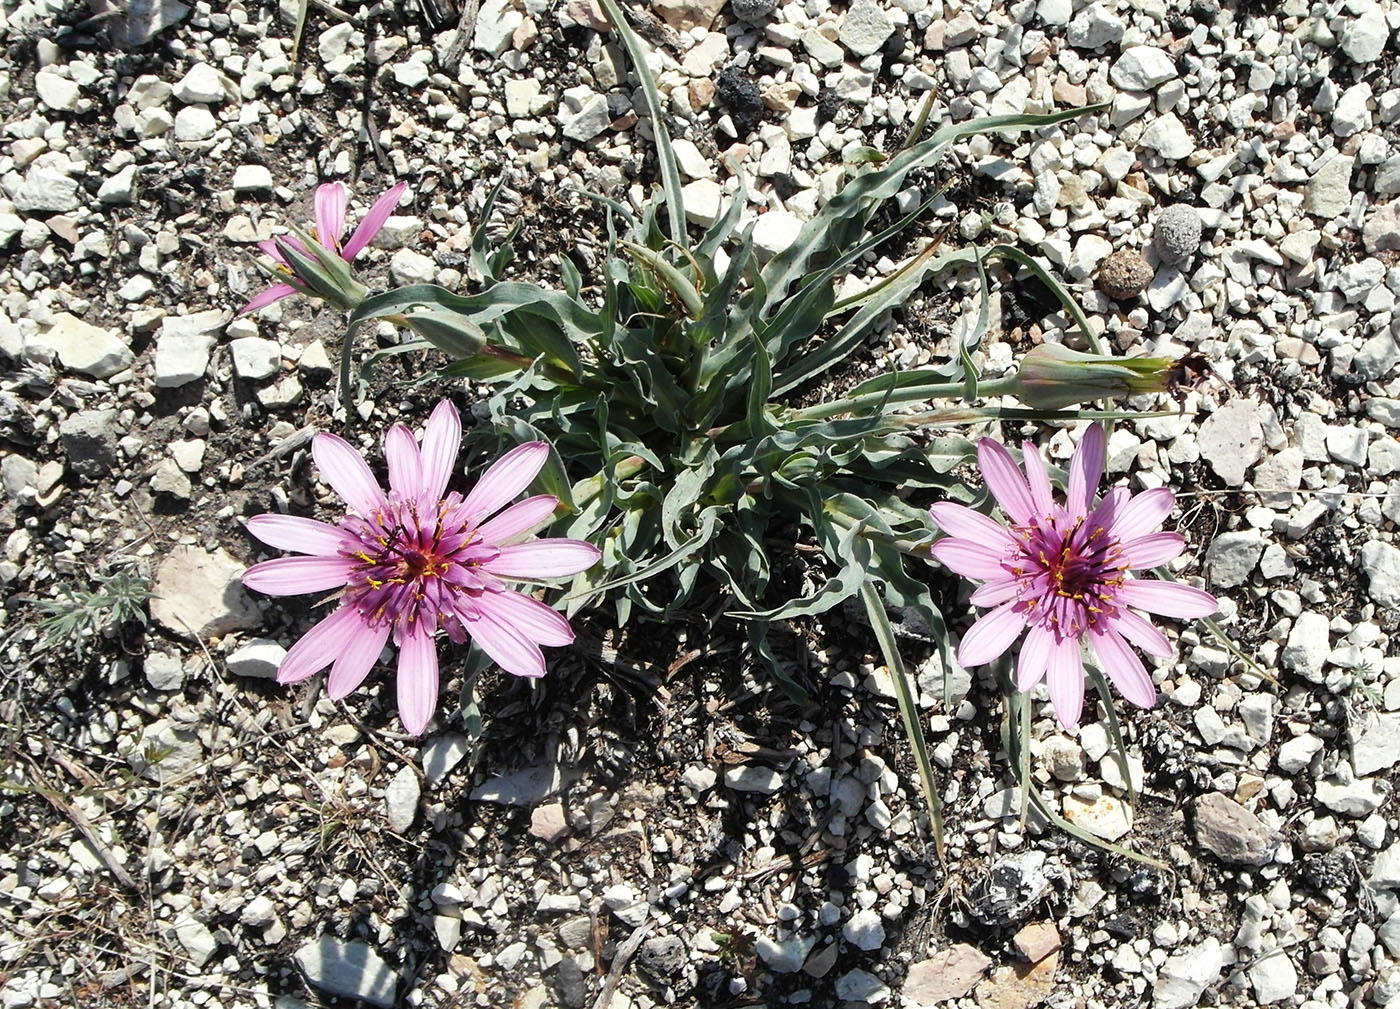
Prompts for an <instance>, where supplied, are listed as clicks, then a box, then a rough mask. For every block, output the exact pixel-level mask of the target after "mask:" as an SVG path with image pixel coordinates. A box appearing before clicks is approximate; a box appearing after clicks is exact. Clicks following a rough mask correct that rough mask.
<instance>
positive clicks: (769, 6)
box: [729, 0, 778, 25]
mask: <svg viewBox="0 0 1400 1009" xmlns="http://www.w3.org/2000/svg"><path fill="white" fill-rule="evenodd" d="M729 9H730V10H732V11H733V12H734V16H735V17H736V18H738V19H739V20H740V21H747V22H748V23H749V24H754V25H756V24H762V23H763V21H764V20H765V19H766V18H767V17H768V15H769V14H772V13H773V12H774V11H775V10H777V9H778V0H729Z"/></svg>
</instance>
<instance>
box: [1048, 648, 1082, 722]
mask: <svg viewBox="0 0 1400 1009" xmlns="http://www.w3.org/2000/svg"><path fill="white" fill-rule="evenodd" d="M1051 637H1052V638H1054V635H1051ZM1049 652H1050V655H1049V661H1048V662H1047V664H1046V668H1045V680H1046V685H1047V686H1049V688H1050V707H1052V708H1054V709H1055V717H1056V718H1057V719H1059V721H1060V724H1061V725H1063V726H1064V727H1065V728H1066V729H1072V728H1074V727H1075V726H1076V725H1078V724H1079V716H1080V715H1081V714H1083V712H1084V660H1083V659H1082V658H1080V655H1079V639H1078V638H1071V637H1064V638H1059V639H1058V640H1054V641H1053V643H1052V644H1051V646H1050V649H1049Z"/></svg>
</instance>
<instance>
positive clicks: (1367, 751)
mask: <svg viewBox="0 0 1400 1009" xmlns="http://www.w3.org/2000/svg"><path fill="white" fill-rule="evenodd" d="M1351 731H1352V743H1351V769H1352V771H1353V772H1354V773H1355V774H1356V775H1357V776H1359V777H1365V776H1366V775H1368V774H1374V773H1376V772H1377V771H1383V770H1385V769H1386V768H1389V767H1394V766H1395V765H1396V764H1397V763H1400V713H1396V712H1386V713H1380V714H1378V713H1376V712H1371V713H1369V714H1367V715H1365V716H1362V717H1361V718H1360V719H1359V720H1358V722H1356V723H1353V725H1352V730H1351Z"/></svg>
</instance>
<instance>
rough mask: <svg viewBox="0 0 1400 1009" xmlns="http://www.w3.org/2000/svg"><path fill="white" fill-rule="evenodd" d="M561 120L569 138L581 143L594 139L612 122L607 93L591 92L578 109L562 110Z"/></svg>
mask: <svg viewBox="0 0 1400 1009" xmlns="http://www.w3.org/2000/svg"><path fill="white" fill-rule="evenodd" d="M571 90H573V89H571ZM584 90H588V89H586V88H585V89H584ZM559 121H560V126H561V127H562V130H563V133H564V136H565V137H566V138H567V139H569V140H573V141H575V142H576V143H580V144H582V143H586V142H587V141H589V140H592V139H593V138H594V137H596V136H597V135H598V134H600V133H602V132H603V131H604V130H606V129H607V128H608V127H609V126H610V125H611V124H612V113H611V112H609V111H608V97H607V95H600V94H596V93H593V92H590V95H589V97H587V98H584V99H583V100H582V101H581V102H580V103H579V105H578V107H577V109H575V110H574V111H572V112H561V113H560V116H559Z"/></svg>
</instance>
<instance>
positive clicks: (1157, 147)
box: [1128, 49, 1196, 161]
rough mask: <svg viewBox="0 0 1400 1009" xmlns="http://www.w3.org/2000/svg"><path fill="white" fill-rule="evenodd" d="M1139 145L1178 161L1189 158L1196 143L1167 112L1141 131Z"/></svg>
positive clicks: (1176, 119) (1132, 50)
mask: <svg viewBox="0 0 1400 1009" xmlns="http://www.w3.org/2000/svg"><path fill="white" fill-rule="evenodd" d="M1136 51H1137V50H1136V49H1129V50H1128V52H1130V53H1131V52H1136ZM1139 143H1140V144H1142V146H1143V147H1146V148H1149V149H1150V150H1154V151H1156V152H1157V153H1158V154H1160V155H1161V156H1162V157H1164V158H1166V159H1168V160H1169V161H1180V160H1181V159H1182V158H1186V157H1189V156H1190V155H1191V154H1192V153H1193V152H1194V151H1195V150H1196V142H1195V141H1194V140H1192V139H1191V134H1190V133H1188V132H1187V130H1186V127H1185V126H1183V125H1182V124H1181V120H1180V119H1178V118H1176V116H1175V115H1173V114H1172V113H1170V112H1168V113H1167V114H1166V115H1164V116H1158V117H1157V118H1156V119H1154V120H1153V121H1152V122H1151V123H1150V124H1148V127H1147V129H1145V130H1143V131H1142V138H1141V139H1140V140H1139Z"/></svg>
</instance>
